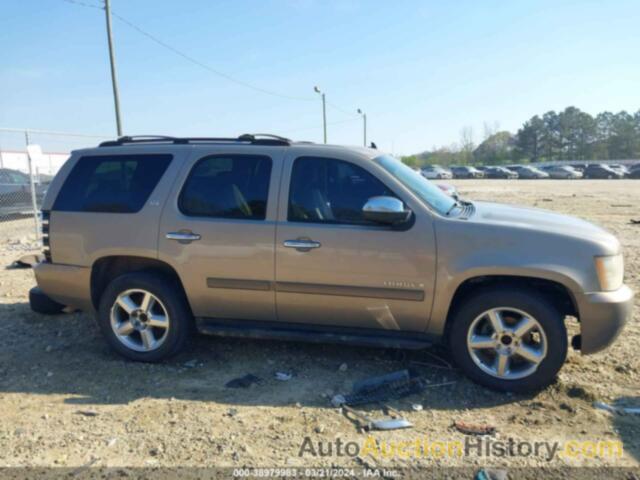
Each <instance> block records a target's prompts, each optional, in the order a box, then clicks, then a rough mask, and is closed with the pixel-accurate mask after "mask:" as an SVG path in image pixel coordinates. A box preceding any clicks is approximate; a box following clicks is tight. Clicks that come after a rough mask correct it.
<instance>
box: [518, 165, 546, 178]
mask: <svg viewBox="0 0 640 480" xmlns="http://www.w3.org/2000/svg"><path fill="white" fill-rule="evenodd" d="M515 172H516V173H517V174H518V178H522V179H526V180H534V179H539V178H549V174H548V173H547V172H543V171H542V170H540V169H539V168H536V167H532V166H529V165H525V166H521V167H519V168H518V169H517V170H515Z"/></svg>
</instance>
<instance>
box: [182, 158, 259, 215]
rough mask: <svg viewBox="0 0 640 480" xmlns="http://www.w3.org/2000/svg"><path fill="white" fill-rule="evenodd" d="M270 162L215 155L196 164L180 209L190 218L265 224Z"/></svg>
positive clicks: (185, 186) (185, 188)
mask: <svg viewBox="0 0 640 480" xmlns="http://www.w3.org/2000/svg"><path fill="white" fill-rule="evenodd" d="M270 179H271V158H269V157H267V156H264V155H213V156H208V157H204V158H202V159H200V160H198V162H197V163H196V164H195V166H194V167H193V169H192V170H191V172H190V173H189V177H188V178H187V181H186V182H185V184H184V187H183V188H182V192H180V197H179V198H178V208H179V209H180V211H181V212H182V213H183V214H184V215H187V216H190V217H213V218H236V219H244V220H264V219H265V217H266V214H267V197H268V196H269V181H270Z"/></svg>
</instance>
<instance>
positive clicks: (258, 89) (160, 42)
mask: <svg viewBox="0 0 640 480" xmlns="http://www.w3.org/2000/svg"><path fill="white" fill-rule="evenodd" d="M111 14H112V15H113V16H114V17H116V18H117V19H118V20H120V21H121V22H122V23H124V24H125V25H127V26H128V27H129V28H132V29H134V30H135V31H137V32H138V33H140V34H141V35H144V36H145V37H147V38H148V39H149V40H151V41H153V42H155V43H157V44H158V45H160V46H161V47H164V48H166V49H167V50H169V51H171V52H173V53H175V54H176V55H178V56H180V57H182V58H184V59H185V60H187V61H189V62H191V63H193V64H194V65H198V66H199V67H201V68H204V69H205V70H208V71H209V72H211V73H213V74H214V75H218V76H219V77H222V78H224V79H226V80H228V81H230V82H233V83H236V84H238V85H241V86H243V87H246V88H250V89H251V90H255V91H256V92H260V93H264V94H266V95H271V96H272V97H278V98H284V99H286V100H297V101H303V102H309V101H314V100H315V99H313V98H305V97H294V96H291V95H284V94H281V93H278V92H274V91H271V90H267V89H265V88H262V87H258V86H256V85H253V84H251V83H248V82H245V81H243V80H239V79H237V78H235V77H232V76H231V75H229V74H227V73H224V72H221V71H220V70H217V69H215V68H213V67H211V66H209V65H207V64H205V63H203V62H201V61H199V60H197V59H195V58H193V57H192V56H190V55H188V54H186V53H184V52H182V51H181V50H178V49H177V48H174V47H172V46H171V45H169V44H168V43H166V42H164V41H163V40H160V39H159V38H158V37H156V36H155V35H152V34H150V33H149V32H147V31H146V30H143V29H142V28H140V27H139V26H138V25H136V24H135V23H133V22H131V21H129V20H127V19H126V18H124V17H123V16H122V15H119V14H117V13H116V12H114V11H112V12H111Z"/></svg>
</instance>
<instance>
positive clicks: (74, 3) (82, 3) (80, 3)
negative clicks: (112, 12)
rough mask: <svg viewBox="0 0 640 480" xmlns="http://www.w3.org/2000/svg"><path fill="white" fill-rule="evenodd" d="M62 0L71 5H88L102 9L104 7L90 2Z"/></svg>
mask: <svg viewBox="0 0 640 480" xmlns="http://www.w3.org/2000/svg"><path fill="white" fill-rule="evenodd" d="M62 1H63V2H67V3H70V4H72V5H79V6H81V7H88V8H95V9H97V10H104V8H103V7H101V6H99V5H93V4H90V3H85V2H80V1H78V0H62Z"/></svg>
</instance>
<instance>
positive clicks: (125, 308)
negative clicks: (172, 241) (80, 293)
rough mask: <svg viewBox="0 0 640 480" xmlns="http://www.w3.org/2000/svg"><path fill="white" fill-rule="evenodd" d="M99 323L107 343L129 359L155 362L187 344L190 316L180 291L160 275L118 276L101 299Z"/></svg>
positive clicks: (168, 279)
mask: <svg viewBox="0 0 640 480" xmlns="http://www.w3.org/2000/svg"><path fill="white" fill-rule="evenodd" d="M98 323H99V325H100V329H101V331H102V333H103V335H104V336H105V338H106V339H107V341H108V342H109V344H110V345H111V346H112V347H113V348H114V349H115V350H116V351H117V352H118V353H120V354H121V355H124V356H125V357H127V358H130V359H131V360H136V361H143V362H157V361H160V360H163V359H165V358H168V357H170V356H172V355H175V354H177V353H178V352H180V351H181V350H183V349H184V347H185V345H186V344H187V342H188V340H189V338H190V336H191V332H192V326H193V317H192V315H191V312H190V310H189V307H188V305H187V302H186V299H185V298H184V296H183V295H182V294H181V289H180V288H176V285H175V282H174V281H173V280H172V279H171V278H168V277H165V276H163V275H156V274H153V273H128V274H125V275H122V276H120V277H117V278H116V279H115V280H113V281H112V282H111V283H110V284H109V285H108V286H107V289H106V290H105V292H104V294H103V295H102V298H101V299H100V306H99V309H98Z"/></svg>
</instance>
